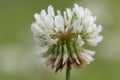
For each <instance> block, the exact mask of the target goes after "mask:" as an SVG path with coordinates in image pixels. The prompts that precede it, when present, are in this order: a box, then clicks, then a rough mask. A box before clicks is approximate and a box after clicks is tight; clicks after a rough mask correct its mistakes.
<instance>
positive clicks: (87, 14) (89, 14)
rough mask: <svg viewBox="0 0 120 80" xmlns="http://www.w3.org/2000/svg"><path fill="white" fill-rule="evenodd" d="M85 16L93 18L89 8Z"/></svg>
mask: <svg viewBox="0 0 120 80" xmlns="http://www.w3.org/2000/svg"><path fill="white" fill-rule="evenodd" d="M85 16H91V12H90V10H89V9H87V8H85Z"/></svg>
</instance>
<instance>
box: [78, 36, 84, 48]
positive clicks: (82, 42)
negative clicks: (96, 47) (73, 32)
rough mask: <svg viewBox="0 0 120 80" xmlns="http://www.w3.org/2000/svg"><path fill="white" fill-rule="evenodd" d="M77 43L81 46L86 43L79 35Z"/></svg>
mask: <svg viewBox="0 0 120 80" xmlns="http://www.w3.org/2000/svg"><path fill="white" fill-rule="evenodd" d="M77 43H78V44H79V45H80V46H82V45H84V41H83V40H82V38H81V36H80V35H78V38H77Z"/></svg>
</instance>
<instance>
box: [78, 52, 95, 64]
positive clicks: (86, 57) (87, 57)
mask: <svg viewBox="0 0 120 80" xmlns="http://www.w3.org/2000/svg"><path fill="white" fill-rule="evenodd" d="M80 58H82V59H84V60H85V61H86V62H87V64H89V63H90V62H92V61H93V60H94V58H93V57H91V56H90V55H88V54H86V53H81V54H80Z"/></svg>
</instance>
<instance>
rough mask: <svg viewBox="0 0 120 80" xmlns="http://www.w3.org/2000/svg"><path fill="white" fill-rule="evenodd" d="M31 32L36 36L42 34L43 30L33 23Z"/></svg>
mask: <svg viewBox="0 0 120 80" xmlns="http://www.w3.org/2000/svg"><path fill="white" fill-rule="evenodd" d="M31 30H32V31H33V33H34V34H35V35H36V34H39V33H43V30H42V29H41V28H40V27H39V26H38V25H37V24H36V23H33V24H32V25H31Z"/></svg>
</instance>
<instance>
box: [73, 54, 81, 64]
mask: <svg viewBox="0 0 120 80" xmlns="http://www.w3.org/2000/svg"><path fill="white" fill-rule="evenodd" d="M72 57H73V58H74V59H75V60H76V62H77V64H80V61H79V60H78V58H77V56H76V54H75V53H73V55H72Z"/></svg>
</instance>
